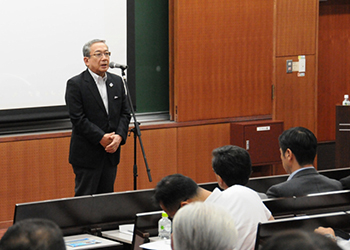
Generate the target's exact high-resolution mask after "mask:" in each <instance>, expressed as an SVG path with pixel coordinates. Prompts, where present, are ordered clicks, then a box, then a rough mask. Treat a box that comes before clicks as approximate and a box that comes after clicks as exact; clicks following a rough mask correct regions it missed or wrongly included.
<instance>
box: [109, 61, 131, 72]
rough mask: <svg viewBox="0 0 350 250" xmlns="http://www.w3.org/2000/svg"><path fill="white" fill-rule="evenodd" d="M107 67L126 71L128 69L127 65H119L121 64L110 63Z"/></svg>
mask: <svg viewBox="0 0 350 250" xmlns="http://www.w3.org/2000/svg"><path fill="white" fill-rule="evenodd" d="M109 67H110V68H112V69H113V68H119V69H123V70H124V69H127V68H128V66H127V65H121V64H118V63H115V62H110V63H109Z"/></svg>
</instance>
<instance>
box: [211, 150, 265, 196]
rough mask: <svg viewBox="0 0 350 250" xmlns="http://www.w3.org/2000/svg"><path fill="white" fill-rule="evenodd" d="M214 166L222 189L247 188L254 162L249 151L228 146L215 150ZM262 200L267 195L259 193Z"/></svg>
mask: <svg viewBox="0 0 350 250" xmlns="http://www.w3.org/2000/svg"><path fill="white" fill-rule="evenodd" d="M212 155H213V158H212V166H213V170H214V172H215V175H216V179H217V181H218V185H219V187H220V188H222V189H224V190H225V189H227V188H229V187H231V186H233V185H242V186H246V185H247V183H248V181H249V177H250V175H251V173H252V162H251V159H250V155H249V153H248V151H247V150H245V149H243V148H241V147H238V146H233V145H226V146H223V147H219V148H216V149H214V150H213V152H212ZM258 195H259V196H260V198H261V199H266V198H267V195H266V194H264V193H258Z"/></svg>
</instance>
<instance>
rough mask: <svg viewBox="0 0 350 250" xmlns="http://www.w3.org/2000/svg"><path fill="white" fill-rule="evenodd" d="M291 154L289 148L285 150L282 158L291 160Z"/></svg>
mask: <svg viewBox="0 0 350 250" xmlns="http://www.w3.org/2000/svg"><path fill="white" fill-rule="evenodd" d="M293 156H294V155H293V152H292V150H290V149H289V148H287V150H286V152H284V157H285V158H287V159H288V160H291V159H292V157H293Z"/></svg>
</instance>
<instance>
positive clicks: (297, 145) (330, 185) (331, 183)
mask: <svg viewBox="0 0 350 250" xmlns="http://www.w3.org/2000/svg"><path fill="white" fill-rule="evenodd" d="M279 145H280V153H281V160H282V165H283V168H284V170H285V171H286V172H287V173H288V174H290V175H289V177H288V179H287V181H285V182H282V183H279V184H276V185H273V186H271V187H270V188H269V189H268V190H267V192H266V194H267V196H268V197H270V198H274V197H292V196H303V195H307V194H312V193H320V192H328V191H337V190H341V189H342V184H341V183H340V182H339V181H338V180H334V179H330V178H328V177H326V176H324V175H321V174H319V173H318V172H317V170H316V169H315V168H314V166H313V163H314V159H315V157H316V151H317V139H316V137H315V135H314V134H313V133H312V132H311V131H310V130H308V129H307V128H303V127H294V128H291V129H288V130H286V131H284V132H283V133H282V134H281V135H280V136H279Z"/></svg>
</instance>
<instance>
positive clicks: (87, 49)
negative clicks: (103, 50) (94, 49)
mask: <svg viewBox="0 0 350 250" xmlns="http://www.w3.org/2000/svg"><path fill="white" fill-rule="evenodd" d="M94 43H104V44H105V43H106V40H102V39H93V40H91V41H89V42H87V43H85V44H84V47H83V56H84V57H90V52H91V45H93V44H94Z"/></svg>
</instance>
